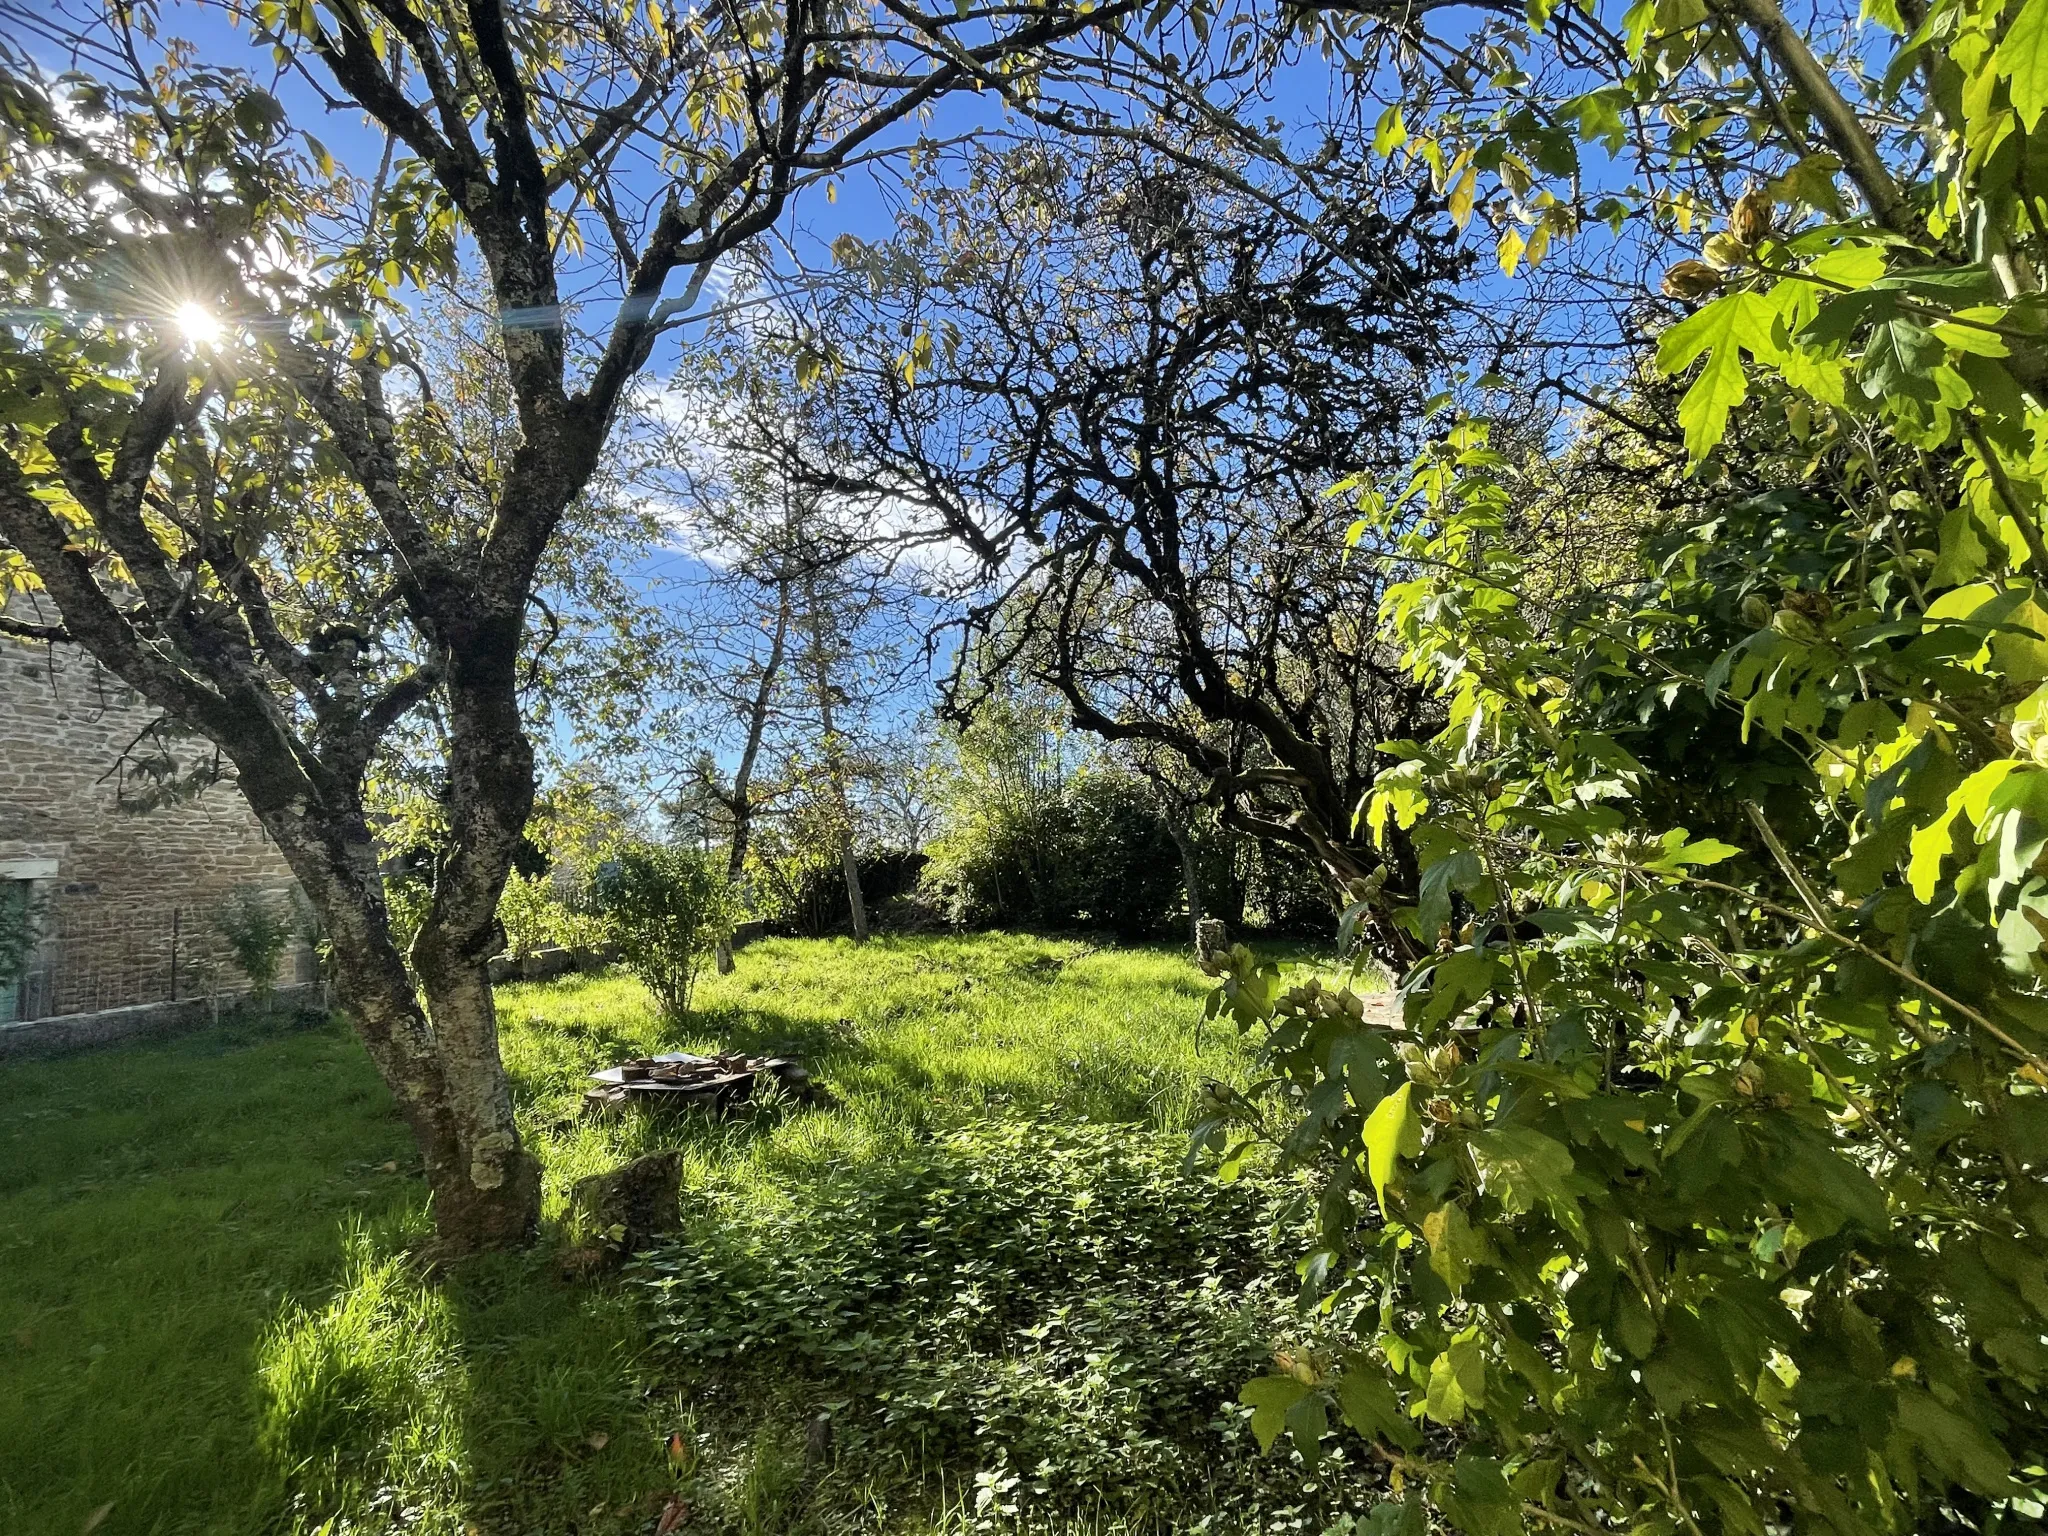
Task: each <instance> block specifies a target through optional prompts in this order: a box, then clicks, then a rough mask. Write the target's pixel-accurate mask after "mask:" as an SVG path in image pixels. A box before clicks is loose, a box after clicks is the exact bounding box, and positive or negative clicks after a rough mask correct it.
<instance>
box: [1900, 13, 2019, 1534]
mask: <svg viewBox="0 0 2048 1536" xmlns="http://www.w3.org/2000/svg"><path fill="white" fill-rule="evenodd" d="M2037 3H2038V0H2037ZM1899 1427H1900V1428H1901V1429H1903V1430H1905V1432H1906V1433H1907V1434H1908V1435H1910V1436H1911V1437H1912V1439H1913V1443H1914V1446H1915V1447H1916V1448H1917V1449H1918V1450H1919V1451H1920V1453H1921V1454H1922V1455H1924V1456H1925V1457H1926V1458H1927V1459H1928V1460H1929V1461H1930V1462H1932V1463H1933V1464H1934V1465H1935V1467H1936V1468H1938V1469H1939V1470H1940V1471H1941V1472H1942V1473H1943V1474H1945V1475H1946V1476H1947V1477H1948V1478H1950V1479H1951V1480H1952V1481H1954V1482H1958V1483H1961V1484H1963V1486H1964V1487H1966V1488H1974V1489H1975V1490H1976V1491H1977V1492H1979V1493H1983V1494H1989V1495H1990V1496H1991V1497H1993V1498H1999V1497H2003V1496H2005V1495H2007V1494H2010V1493H2011V1492H2012V1491H2013V1490H2012V1476H2011V1470H2012V1462H2011V1460H2010V1458H2008V1457H2007V1455H2006V1454H2005V1452H2004V1451H2003V1450H2002V1449H2000V1448H1999V1445H1998V1443H1997V1442H1996V1441H1994V1440H1992V1439H1991V1438H1989V1437H1988V1436H1987V1435H1986V1434H1985V1433H1984V1431H1983V1430H1981V1429H1980V1428H1978V1427H1977V1425H1976V1423H1975V1422H1974V1421H1972V1420H1970V1419H1967V1418H1965V1417H1963V1415H1961V1414H1959V1413H1951V1412H1950V1411H1949V1410H1948V1409H1946V1408H1944V1407H1942V1405H1941V1404H1940V1403H1938V1402H1936V1401H1935V1400H1934V1398H1933V1397H1932V1396H1930V1395H1929V1394H1928V1393H1926V1392H1919V1391H1914V1390H1911V1389H1909V1390H1907V1391H1904V1392H1901V1393H1900V1394H1899Z"/></svg>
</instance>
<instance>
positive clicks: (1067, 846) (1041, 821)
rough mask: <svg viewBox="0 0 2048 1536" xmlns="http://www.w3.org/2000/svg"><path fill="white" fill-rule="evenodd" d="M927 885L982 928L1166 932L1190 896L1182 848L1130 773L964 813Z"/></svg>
mask: <svg viewBox="0 0 2048 1536" xmlns="http://www.w3.org/2000/svg"><path fill="white" fill-rule="evenodd" d="M926 882H927V884H928V885H929V886H930V888H931V889H933V890H934V891H935V892H937V893H938V894H939V896H940V897H941V899H942V900H943V901H944V903H945V906H946V909H947V911H948V914H949V915H950V916H951V918H952V920H953V921H954V922H956V923H959V924H962V925H964V926H967V927H973V928H987V927H1005V928H1036V929H1061V928H1077V927H1091V928H1106V929H1110V930H1112V931H1114V932H1116V933H1118V934H1121V935H1124V936H1126V937H1133V938H1135V937H1140V936H1144V935H1150V934H1156V933H1160V932H1163V931H1164V930H1165V929H1166V928H1167V927H1168V926H1169V925H1170V924H1171V922H1172V921H1173V914H1174V912H1175V910H1176V908H1177V907H1178V906H1179V905H1180V902H1181V899H1182V880H1181V864H1180V850H1179V849H1178V848H1177V847H1175V846H1174V842H1173V838H1172V836H1171V834H1169V833H1168V831H1167V830H1166V823H1165V821H1164V820H1163V819H1162V818H1161V816H1160V812H1159V809H1158V806H1157V804H1156V802H1155V801H1154V799H1153V796H1152V794H1151V792H1150V791H1149V790H1148V789H1147V788H1146V787H1145V786H1144V785H1143V784H1142V783H1140V782H1139V781H1138V780H1136V779H1133V778H1131V777H1129V776H1128V775H1125V774H1121V773H1114V772H1110V771H1107V770H1094V771H1088V772H1082V773H1078V774H1076V775H1074V776H1073V777H1072V778H1071V779H1068V780H1066V781H1064V782H1062V783H1060V784H1058V785H1056V786H1054V787H1052V788H1050V789H1047V790H1045V791H1043V792H1041V793H1039V794H1036V795H1033V796H1029V797H1022V796H1019V797H1011V798H1007V799H1005V798H997V799H994V800H990V801H986V802H974V803H971V804H966V805H961V806H959V807H957V808H956V811H955V814H954V816H953V817H952V818H951V820H950V822H949V824H948V826H947V828H946V830H945V832H944V834H943V835H942V836H941V837H940V838H939V839H938V840H937V841H936V842H935V843H934V844H933V847H932V862H931V865H930V867H929V869H928V870H927V872H926Z"/></svg>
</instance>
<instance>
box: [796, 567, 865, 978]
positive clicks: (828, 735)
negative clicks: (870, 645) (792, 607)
mask: <svg viewBox="0 0 2048 1536" xmlns="http://www.w3.org/2000/svg"><path fill="white" fill-rule="evenodd" d="M807 585H808V587H809V592H808V594H807V595H808V597H809V602H808V604H807V605H806V606H808V607H809V609H810V620H811V625H810V627H811V668H812V671H813V672H814V673H815V674H816V676H817V685H818V720H819V724H820V725H821V726H822V727H823V728H824V732H825V764H826V768H827V771H828V772H829V773H830V774H831V776H832V797H833V800H834V801H835V802H836V804H837V806H838V809H839V826H840V833H839V837H840V842H839V867H840V870H841V871H842V872H843V873H844V874H845V876H846V908H847V913H848V915H849V917H850V918H851V919H852V923H853V942H854V943H856V944H865V943H867V941H868V906H867V901H866V900H865V898H864V897H863V896H862V895H861V889H860V861H859V860H858V859H857V858H856V857H855V856H854V852H853V807H852V805H851V803H850V802H849V801H848V800H847V797H846V759H845V755H844V754H843V753H842V752H841V751H840V749H839V733H838V732H837V731H836V730H834V729H833V725H832V665H831V662H830V661H829V660H828V659H827V657H826V655H825V615H824V610H823V609H822V608H821V607H820V606H819V603H818V587H817V581H816V579H815V578H812V579H811V580H810V581H809V582H808V583H807Z"/></svg>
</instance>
